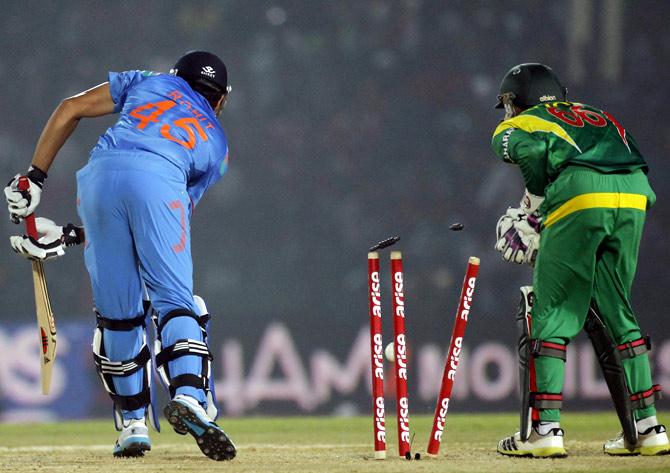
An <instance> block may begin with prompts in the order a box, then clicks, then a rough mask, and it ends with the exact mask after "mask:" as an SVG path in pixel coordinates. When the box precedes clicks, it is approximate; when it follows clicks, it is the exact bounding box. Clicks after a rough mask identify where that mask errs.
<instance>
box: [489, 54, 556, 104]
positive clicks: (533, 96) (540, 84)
mask: <svg viewBox="0 0 670 473" xmlns="http://www.w3.org/2000/svg"><path fill="white" fill-rule="evenodd" d="M567 93H568V89H567V88H565V87H563V86H562V85H561V83H560V81H559V80H558V77H556V74H554V71H552V70H551V68H550V67H548V66H545V65H544V64H539V63H526V64H519V65H518V66H514V67H513V68H512V69H510V70H509V72H508V73H507V74H505V77H503V80H502V82H501V83H500V95H498V103H497V104H496V106H495V108H504V104H503V96H504V95H505V94H510V98H511V99H512V103H513V104H514V105H516V106H517V107H519V108H522V109H526V108H530V107H532V106H534V105H537V104H540V103H544V102H556V101H559V102H563V101H565V98H566V94H567Z"/></svg>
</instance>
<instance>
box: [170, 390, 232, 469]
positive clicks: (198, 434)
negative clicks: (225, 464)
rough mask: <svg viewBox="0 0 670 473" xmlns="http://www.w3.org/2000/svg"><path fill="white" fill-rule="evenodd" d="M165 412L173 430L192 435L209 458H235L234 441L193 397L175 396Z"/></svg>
mask: <svg viewBox="0 0 670 473" xmlns="http://www.w3.org/2000/svg"><path fill="white" fill-rule="evenodd" d="M163 412H164V413H165V417H166V418H167V420H168V422H169V423H170V425H172V428H173V429H174V430H175V431H176V432H177V433H179V434H185V433H189V434H191V435H192V436H193V438H195V441H196V442H197V444H198V447H200V450H202V453H204V454H205V455H206V456H207V457H209V458H211V459H212V460H218V461H220V460H232V459H233V458H235V455H236V454H237V451H236V450H235V444H234V443H233V441H232V440H230V438H229V437H228V435H227V434H226V433H225V432H224V431H223V429H221V427H219V426H218V425H216V423H215V422H213V421H212V420H211V419H210V418H209V416H208V415H207V413H206V412H205V410H204V409H203V408H202V406H201V405H200V404H199V403H198V401H196V400H195V399H193V398H192V397H190V396H183V395H181V394H179V395H177V396H175V398H174V399H173V400H172V401H170V402H169V403H168V405H167V406H166V407H165V409H164V410H163Z"/></svg>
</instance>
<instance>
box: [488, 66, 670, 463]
mask: <svg viewBox="0 0 670 473" xmlns="http://www.w3.org/2000/svg"><path fill="white" fill-rule="evenodd" d="M566 93H567V89H566V88H565V87H563V86H562V85H561V83H560V82H559V80H558V78H557V77H556V75H555V74H554V73H553V71H552V70H551V69H550V68H549V67H547V66H545V65H542V64H520V65H518V66H515V67H513V68H512V69H511V70H510V71H509V72H508V73H507V75H505V77H504V79H503V81H502V84H501V87H500V95H499V96H498V99H499V103H498V105H497V107H496V108H504V110H505V118H504V120H503V121H502V122H501V123H500V124H499V125H498V126H497V128H496V129H495V131H494V132H493V143H492V145H493V149H494V151H495V153H496V154H497V155H498V156H499V157H500V158H501V159H502V160H503V161H505V162H508V163H513V164H516V165H518V166H519V168H520V169H521V173H522V174H523V178H524V181H525V184H526V192H525V195H524V198H523V200H522V202H521V205H520V207H519V208H510V209H508V211H507V213H506V214H505V215H503V216H502V217H501V218H500V220H499V222H498V226H497V236H498V241H497V243H496V249H497V250H498V251H500V252H501V253H502V254H503V258H504V259H505V260H507V261H514V262H516V263H528V264H530V265H533V266H534V272H533V286H532V287H523V288H521V294H522V297H521V304H520V307H519V313H518V315H517V322H518V323H519V327H520V332H519V347H518V348H519V360H520V374H521V389H520V390H521V395H522V396H521V397H522V412H521V426H520V431H519V432H517V433H516V434H514V435H512V436H511V437H507V438H505V439H503V440H501V441H500V443H499V444H498V452H500V453H502V454H504V455H515V456H533V457H564V456H566V455H567V452H566V450H565V448H564V447H563V430H562V429H561V428H560V409H561V403H562V398H563V396H562V390H563V381H564V370H565V359H566V356H565V355H566V350H567V349H568V343H569V342H570V340H572V339H573V338H574V337H575V336H576V335H577V334H578V333H579V332H580V331H581V330H582V329H585V330H586V331H587V333H588V335H589V337H590V339H591V341H592V343H593V346H594V349H595V350H596V353H597V356H598V360H599V362H600V364H601V367H602V370H603V374H604V377H605V380H606V382H607V385H608V387H609V389H610V392H611V394H612V399H613V401H614V405H615V407H616V411H617V414H618V416H619V419H620V421H621V424H622V433H621V435H619V437H617V438H615V439H613V440H609V441H607V442H606V443H605V445H604V451H605V453H608V454H611V455H638V454H642V455H659V454H667V453H670V443H668V437H667V435H666V431H665V427H664V426H663V425H661V424H659V422H658V420H657V419H656V409H655V406H654V403H655V400H656V399H657V398H659V397H660V386H658V385H654V384H653V383H652V379H651V370H650V366H649V358H648V353H647V352H648V350H649V349H650V347H651V344H650V340H649V338H648V337H643V336H642V333H641V332H640V327H639V325H638V323H637V320H636V318H635V315H634V314H633V310H632V309H631V305H630V291H631V286H632V283H633V278H634V276H635V270H636V266H637V255H638V248H639V245H640V238H641V236H642V229H643V226H644V220H645V216H646V212H647V210H648V209H649V208H650V207H651V206H652V205H653V204H654V202H655V200H656V196H655V194H654V192H653V191H652V189H651V187H650V186H649V182H648V180H647V175H646V173H647V170H648V168H647V164H646V163H645V161H644V158H643V157H642V155H641V154H640V151H639V150H638V147H637V144H636V142H635V140H634V139H633V137H632V136H631V135H630V134H629V133H627V132H626V130H625V129H624V128H623V127H622V126H621V125H620V124H619V122H618V121H617V120H616V119H615V118H614V117H613V116H612V115H610V114H609V113H607V112H606V111H604V110H601V109H598V108H595V107H592V106H589V105H585V104H582V103H576V102H568V101H567V99H566Z"/></svg>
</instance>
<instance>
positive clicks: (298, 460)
mask: <svg viewBox="0 0 670 473" xmlns="http://www.w3.org/2000/svg"><path fill="white" fill-rule="evenodd" d="M659 417H660V418H661V419H668V413H666V414H665V415H664V414H662V413H661V414H660V415H659ZM410 421H411V425H412V432H413V433H415V437H414V439H413V444H412V449H413V453H414V452H419V453H421V455H422V459H421V460H419V461H416V460H412V461H407V460H405V459H404V458H402V459H401V458H400V457H398V456H397V438H396V431H395V428H394V424H395V418H394V416H393V415H392V414H389V415H388V417H387V435H388V438H387V441H388V451H387V459H386V460H374V459H373V452H372V421H371V419H370V418H369V417H367V416H363V417H351V418H331V417H288V418H260V417H254V418H242V419H230V420H225V419H224V420H222V421H221V422H220V424H221V425H222V426H223V428H224V429H225V430H226V431H227V432H228V434H229V435H230V436H231V437H232V438H233V440H234V441H235V443H236V444H237V447H238V455H237V458H235V459H234V460H233V461H230V462H214V461H211V460H209V459H207V458H206V457H205V456H204V455H202V454H201V453H200V450H199V449H198V448H197V447H196V445H195V442H194V441H193V439H192V438H191V437H190V436H187V437H184V436H180V435H177V434H175V433H174V432H172V430H171V429H170V428H169V426H168V425H167V422H164V425H163V428H164V431H163V432H162V433H160V434H158V433H155V432H151V437H152V442H153V448H152V450H151V451H150V452H148V453H147V455H146V456H145V457H144V458H135V459H116V458H113V457H112V454H111V450H112V445H113V444H114V441H115V439H116V435H117V434H116V432H115V431H114V428H113V426H112V421H111V420H109V421H90V422H65V423H59V424H28V425H8V424H4V425H0V471H12V472H54V473H65V472H68V473H69V472H95V473H107V472H124V473H126V472H142V473H154V472H156V473H172V472H194V473H202V472H203V471H207V472H211V471H230V472H254V473H256V472H317V471H318V472H342V473H355V472H365V473H375V472H404V471H416V472H440V473H444V472H487V473H506V472H510V473H512V472H513V473H522V472H529V473H531V472H532V473H536V472H537V471H552V472H589V473H596V472H638V471H639V472H645V473H650V472H662V471H664V472H668V471H670V456H665V457H650V458H649V457H626V458H612V457H608V456H606V455H604V454H603V453H602V443H603V441H604V440H605V439H606V438H608V437H611V436H613V435H614V434H616V433H617V431H618V424H617V419H616V417H615V415H614V413H603V414H584V413H572V414H570V413H567V414H565V415H564V421H563V427H564V428H565V430H566V438H565V446H566V448H567V449H568V453H569V455H570V456H569V457H568V458H566V459H557V460H533V459H523V458H507V457H503V456H501V455H498V454H497V453H496V451H495V448H496V444H497V442H498V440H499V439H500V438H501V437H503V436H505V435H509V434H510V433H512V431H513V430H514V429H515V426H516V422H517V418H516V416H514V415H498V414H449V417H448V418H447V427H446V430H445V435H444V440H443V444H442V448H441V450H440V455H439V457H438V458H436V459H428V458H426V456H425V448H426V444H427V440H428V435H429V433H430V422H431V419H430V418H429V417H427V416H414V417H412V418H411V419H410Z"/></svg>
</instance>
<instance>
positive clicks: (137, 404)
mask: <svg viewBox="0 0 670 473" xmlns="http://www.w3.org/2000/svg"><path fill="white" fill-rule="evenodd" d="M109 397H111V398H112V401H114V406H115V407H117V408H120V409H123V410H124V411H134V410H136V409H142V408H143V407H146V406H148V405H149V404H151V392H150V391H149V387H146V388H145V389H144V390H143V391H140V392H139V393H137V394H132V395H130V396H122V395H120V394H116V393H111V392H110V393H109Z"/></svg>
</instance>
